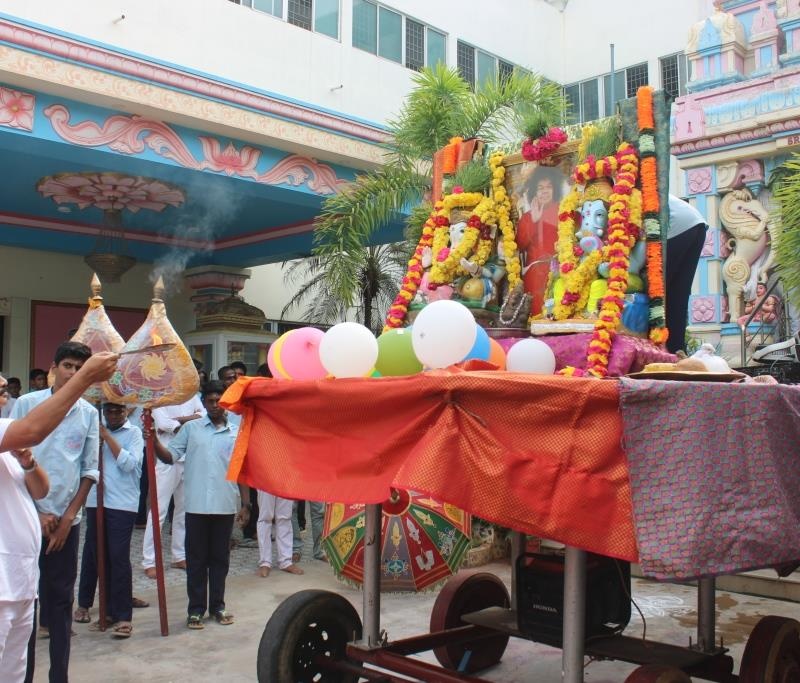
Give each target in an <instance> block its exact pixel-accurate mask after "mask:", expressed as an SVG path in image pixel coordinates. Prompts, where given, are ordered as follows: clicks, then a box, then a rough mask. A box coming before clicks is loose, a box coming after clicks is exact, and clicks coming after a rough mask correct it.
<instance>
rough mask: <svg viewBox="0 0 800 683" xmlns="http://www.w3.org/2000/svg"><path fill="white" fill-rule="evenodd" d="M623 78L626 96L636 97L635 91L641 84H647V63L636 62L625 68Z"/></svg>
mask: <svg viewBox="0 0 800 683" xmlns="http://www.w3.org/2000/svg"><path fill="white" fill-rule="evenodd" d="M625 79H626V83H627V96H628V97H636V91H637V90H638V89H639V88H641V87H642V86H643V85H647V63H646V62H645V63H644V64H637V65H636V66H631V67H629V68H627V69H625Z"/></svg>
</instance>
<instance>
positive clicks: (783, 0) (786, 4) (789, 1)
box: [775, 0, 800, 19]
mask: <svg viewBox="0 0 800 683" xmlns="http://www.w3.org/2000/svg"><path fill="white" fill-rule="evenodd" d="M775 13H776V14H777V15H778V19H788V18H789V17H794V16H797V15H800V0H776V2H775Z"/></svg>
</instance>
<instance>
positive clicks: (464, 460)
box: [222, 371, 637, 561]
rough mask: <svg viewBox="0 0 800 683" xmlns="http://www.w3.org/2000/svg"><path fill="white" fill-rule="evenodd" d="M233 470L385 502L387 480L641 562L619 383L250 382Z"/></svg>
mask: <svg viewBox="0 0 800 683" xmlns="http://www.w3.org/2000/svg"><path fill="white" fill-rule="evenodd" d="M222 404H223V405H224V406H225V407H226V408H229V409H231V410H233V411H235V412H237V413H241V414H243V415H244V422H243V425H242V429H241V431H240V434H239V439H238V441H237V444H236V450H235V452H234V456H233V458H232V460H231V467H230V470H229V473H228V474H229V477H230V478H231V479H233V480H238V481H242V482H244V483H246V484H248V485H250V486H253V487H255V488H258V489H260V490H263V491H268V492H269V493H272V494H275V495H278V496H282V497H286V498H300V499H306V500H321V501H328V502H343V503H379V502H382V501H384V500H386V499H387V498H388V497H389V489H390V487H395V488H403V489H410V490H414V491H420V492H424V493H427V494H428V495H430V496H433V497H434V498H437V499H439V500H441V501H445V502H448V503H452V504H453V505H456V506H458V507H460V508H463V509H464V510H467V511H468V512H470V513H472V514H474V515H477V516H479V517H481V518H482V519H485V520H488V521H491V522H495V523H497V524H500V525H502V526H506V527H510V528H512V529H516V530H518V531H524V532H526V533H529V534H533V535H536V536H540V537H543V538H549V539H553V540H556V541H560V542H562V543H566V544H568V545H572V546H576V547H579V548H584V549H586V550H590V551H592V552H597V553H601V554H604V555H609V556H613V557H619V558H622V559H626V560H631V561H636V560H637V550H636V541H635V536H634V530H633V523H632V513H631V493H630V485H629V481H628V472H627V465H626V460H625V455H624V452H623V450H622V446H621V436H622V420H621V416H620V412H619V389H618V384H617V382H615V381H598V380H596V379H583V378H574V377H558V376H536V375H520V374H513V373H505V372H504V373H498V372H492V371H470V372H457V373H456V374H452V373H451V372H448V371H437V372H426V373H421V374H418V375H413V376H410V377H382V378H369V379H366V378H365V379H336V380H320V381H315V382H296V381H291V380H289V381H287V380H272V379H265V378H243V379H240V380H239V381H238V382H237V383H236V384H234V385H233V386H231V387H230V388H229V389H228V391H227V392H226V393H225V395H224V397H223V400H222Z"/></svg>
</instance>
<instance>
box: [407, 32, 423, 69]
mask: <svg viewBox="0 0 800 683" xmlns="http://www.w3.org/2000/svg"><path fill="white" fill-rule="evenodd" d="M406 66H407V67H408V68H409V69H414V71H419V70H420V69H421V68H422V67H423V66H425V25H424V24H420V23H419V22H418V21H413V20H412V19H406Z"/></svg>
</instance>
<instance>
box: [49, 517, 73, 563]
mask: <svg viewBox="0 0 800 683" xmlns="http://www.w3.org/2000/svg"><path fill="white" fill-rule="evenodd" d="M71 529H72V520H70V519H67V517H62V518H61V519H60V520H59V521H58V525H57V526H56V528H55V529H54V530H53V531H51V532H50V536H49V543H48V544H47V550H45V551H44V554H45V555H49V554H50V553H57V552H58V551H59V550H61V549H62V548H63V547H64V544H65V543H66V542H67V536H69V532H70V530H71Z"/></svg>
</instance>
